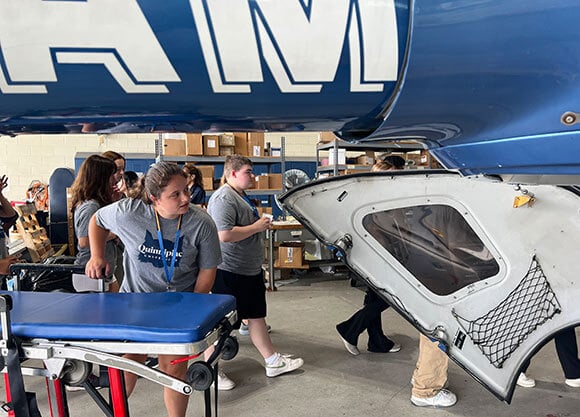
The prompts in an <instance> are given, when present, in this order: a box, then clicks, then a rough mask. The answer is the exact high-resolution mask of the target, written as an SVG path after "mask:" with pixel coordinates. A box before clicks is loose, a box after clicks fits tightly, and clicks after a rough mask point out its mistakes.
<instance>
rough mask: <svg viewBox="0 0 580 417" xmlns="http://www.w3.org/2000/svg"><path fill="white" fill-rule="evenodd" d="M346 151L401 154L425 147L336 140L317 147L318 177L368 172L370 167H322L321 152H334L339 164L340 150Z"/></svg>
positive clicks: (348, 165) (405, 142) (395, 143)
mask: <svg viewBox="0 0 580 417" xmlns="http://www.w3.org/2000/svg"><path fill="white" fill-rule="evenodd" d="M339 148H341V149H345V150H346V151H361V152H365V151H379V152H387V151H399V152H409V151H418V150H421V149H425V146H423V144H421V143H419V142H413V141H401V142H394V141H379V142H370V143H351V142H346V141H344V140H340V139H335V140H333V141H332V142H327V143H319V144H318V145H317V146H316V176H317V177H318V176H319V174H320V173H325V172H329V173H332V175H333V176H337V175H338V173H339V172H340V171H343V170H346V169H348V170H354V171H357V170H360V171H361V172H364V171H368V170H369V167H365V166H361V165H352V164H338V163H335V164H333V165H325V166H322V165H320V159H321V158H320V152H321V151H323V152H324V151H328V152H334V161H335V162H338V149H339Z"/></svg>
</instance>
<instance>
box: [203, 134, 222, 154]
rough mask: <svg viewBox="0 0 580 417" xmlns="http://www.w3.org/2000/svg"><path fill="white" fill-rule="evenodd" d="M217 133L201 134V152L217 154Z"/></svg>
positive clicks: (218, 151) (218, 150)
mask: <svg viewBox="0 0 580 417" xmlns="http://www.w3.org/2000/svg"><path fill="white" fill-rule="evenodd" d="M219 140H220V138H219V135H203V154H204V155H205V156H219V154H220V148H219V144H220V142H219Z"/></svg>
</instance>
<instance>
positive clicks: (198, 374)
mask: <svg viewBox="0 0 580 417" xmlns="http://www.w3.org/2000/svg"><path fill="white" fill-rule="evenodd" d="M185 377H186V381H187V383H188V384H189V385H191V386H192V387H193V389H194V390H196V391H205V390H206V389H208V388H209V387H211V384H212V383H213V369H212V367H211V366H210V365H209V364H208V363H207V362H194V363H192V364H191V365H190V366H189V368H187V374H186V376H185Z"/></svg>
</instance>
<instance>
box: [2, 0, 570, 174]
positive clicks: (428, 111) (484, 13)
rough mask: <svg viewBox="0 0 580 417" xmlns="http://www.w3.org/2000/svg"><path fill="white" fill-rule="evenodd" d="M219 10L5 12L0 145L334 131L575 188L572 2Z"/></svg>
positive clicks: (202, 6) (358, 3)
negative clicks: (63, 136)
mask: <svg viewBox="0 0 580 417" xmlns="http://www.w3.org/2000/svg"><path fill="white" fill-rule="evenodd" d="M222 4H223V3H219V2H217V1H212V0H172V1H169V2H164V3H163V4H162V5H161V4H160V3H159V2H158V1H157V0H135V1H134V2H130V1H127V2H122V3H119V2H114V1H113V0H101V1H96V0H68V1H64V0H51V1H39V0H20V1H16V0H8V1H5V2H1V3H0V52H1V53H0V131H1V132H6V133H19V132H45V133H49V132H59V133H63V132H78V131H81V130H83V131H86V132H94V131H99V132H101V133H108V132H143V131H228V130H267V131H301V130H303V131H321V130H333V131H336V132H338V133H339V135H340V136H342V137H343V138H345V139H347V140H359V139H360V140H371V141H372V140H378V139H383V138H396V139H397V138H399V139H400V138H413V139H422V140H424V141H425V142H426V143H427V144H428V146H429V147H430V148H431V149H432V152H433V154H434V155H435V156H436V157H437V158H438V159H439V160H440V161H442V162H443V163H444V164H445V165H446V166H447V167H448V168H457V169H459V170H461V172H462V173H464V174H478V173H489V174H510V173H512V174H513V173H523V174H558V175H563V174H580V158H575V157H574V155H577V154H579V152H580V145H579V144H578V143H579V142H578V140H577V139H578V138H577V135H578V126H579V125H578V124H571V125H566V124H564V123H562V121H561V118H562V116H563V115H564V114H565V113H566V112H570V111H571V112H576V113H578V112H580V99H579V98H578V97H580V94H579V92H580V91H579V90H580V82H579V79H578V76H577V75H578V74H579V73H580V60H578V57H579V56H580V30H579V29H578V21H579V20H580V3H578V2H577V1H576V0H553V1H550V2H546V1H544V0H529V1H520V0H511V1H500V0H483V1H477V2H474V1H472V0H450V1H445V2H443V1H432V0H407V1H403V0H393V1H389V0H385V1H379V2H376V1H370V0H332V1H331V0H312V1H309V2H304V1H301V0H285V1H279V2H276V4H275V5H274V3H273V2H268V1H265V0H246V1H239V2H233V3H228V7H227V8H225V7H223V6H221V5H222ZM46 16H50V19H46ZM97 17H100V18H101V19H100V20H99V19H97ZM46 22H50V25H49V24H48V23H46ZM95 22H96V23H95ZM103 22H105V24H106V26H107V30H103V28H101V26H100V25H102V24H103ZM232 22H235V23H232ZM97 24H98V25H99V30H94V29H95V27H94V25H97ZM23 28H26V30H23ZM135 51H138V53H135ZM556 147H558V149H565V151H558V152H557V154H556V153H555V152H554V150H555V149H556ZM548 153H549V154H550V155H547V154H548Z"/></svg>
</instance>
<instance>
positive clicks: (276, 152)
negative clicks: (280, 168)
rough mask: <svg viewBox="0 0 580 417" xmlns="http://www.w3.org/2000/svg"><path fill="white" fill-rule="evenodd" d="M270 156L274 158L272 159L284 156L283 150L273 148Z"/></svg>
mask: <svg viewBox="0 0 580 417" xmlns="http://www.w3.org/2000/svg"><path fill="white" fill-rule="evenodd" d="M270 156H272V157H280V156H282V148H271V149H270Z"/></svg>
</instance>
